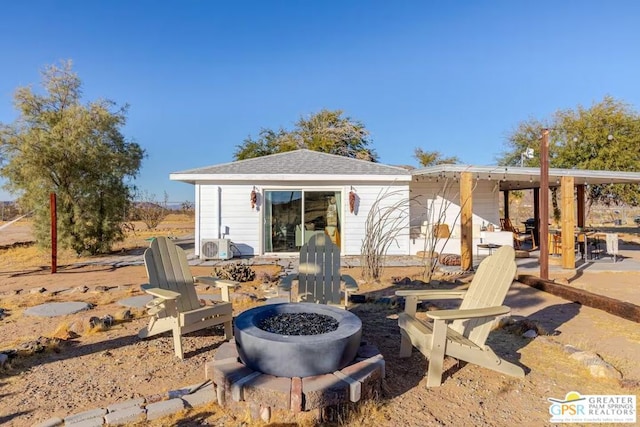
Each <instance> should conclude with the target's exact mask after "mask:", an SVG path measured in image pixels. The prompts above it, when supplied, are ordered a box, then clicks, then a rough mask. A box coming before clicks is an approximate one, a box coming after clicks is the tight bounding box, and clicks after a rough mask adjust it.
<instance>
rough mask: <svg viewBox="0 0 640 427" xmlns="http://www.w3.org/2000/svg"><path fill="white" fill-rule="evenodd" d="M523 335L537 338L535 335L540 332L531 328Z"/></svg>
mask: <svg viewBox="0 0 640 427" xmlns="http://www.w3.org/2000/svg"><path fill="white" fill-rule="evenodd" d="M522 336H523V337H525V338H535V337H537V336H538V333H537V332H536V331H534V330H533V329H529V330H528V331H526V332H525V333H523V334H522Z"/></svg>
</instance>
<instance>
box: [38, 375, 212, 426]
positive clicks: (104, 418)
mask: <svg viewBox="0 0 640 427" xmlns="http://www.w3.org/2000/svg"><path fill="white" fill-rule="evenodd" d="M215 396H216V395H215V389H214V387H213V384H212V383H211V382H210V381H206V382H204V383H202V384H194V385H192V386H189V387H184V388H181V389H178V390H171V391H169V392H168V393H167V395H166V396H164V395H155V396H149V397H147V398H146V399H145V398H144V397H141V398H137V399H131V400H126V401H124V402H119V403H114V404H111V405H109V406H106V407H104V408H97V409H91V410H88V411H84V412H79V413H77V414H73V415H68V416H66V417H64V418H60V417H54V418H50V419H48V420H46V421H43V422H41V423H38V424H36V425H35V426H34V427H62V426H73V427H93V426H95V427H102V426H104V425H106V426H117V425H126V424H128V423H134V422H142V421H151V420H155V419H157V418H161V417H166V416H168V415H172V414H175V413H177V412H180V411H182V410H183V409H187V408H194V407H196V406H201V405H205V404H208V403H210V402H215V401H216V399H215Z"/></svg>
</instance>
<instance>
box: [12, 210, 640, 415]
mask: <svg viewBox="0 0 640 427" xmlns="http://www.w3.org/2000/svg"><path fill="white" fill-rule="evenodd" d="M16 225H17V224H16ZM192 226H193V224H192V223H190V222H188V221H187V222H186V223H185V222H184V221H182V220H180V219H179V218H172V220H170V221H166V222H165V223H163V224H162V225H161V227H160V228H159V229H158V230H156V231H155V232H142V231H140V230H138V231H137V232H136V233H135V235H131V236H130V237H129V238H128V239H127V242H125V243H124V244H123V245H122V247H121V248H120V249H121V250H119V251H118V253H116V254H114V256H115V255H118V254H120V253H121V254H127V253H140V252H141V250H142V249H143V248H144V247H145V246H146V245H147V244H148V242H147V241H146V240H145V239H146V238H147V237H149V236H150V235H153V234H154V233H155V235H188V234H192ZM12 227H14V226H12ZM12 227H8V228H5V229H4V230H2V231H0V233H1V234H0V309H3V310H4V317H2V316H0V352H2V351H3V350H11V349H14V350H15V349H18V350H20V351H19V352H18V355H16V356H15V357H12V358H11V359H10V360H9V361H8V362H7V363H6V364H5V366H4V367H3V368H0V425H8V426H31V425H33V424H36V423H38V422H41V421H44V420H46V419H49V418H51V417H54V416H59V417H64V416H67V415H71V414H75V413H78V412H81V411H84V410H89V409H93V408H98V407H105V406H107V405H109V404H112V403H117V402H120V401H124V400H128V399H131V398H135V397H146V398H147V399H153V398H154V397H155V398H160V396H161V395H162V394H166V392H167V391H169V390H175V389H178V388H181V387H184V386H189V385H193V384H198V383H201V382H203V381H204V379H205V377H204V364H205V363H206V362H207V361H209V360H211V359H212V357H213V355H214V354H215V352H216V350H217V348H218V347H219V346H220V344H221V343H222V342H223V341H224V336H223V332H222V329H221V328H213V329H210V330H204V331H198V332H195V333H192V334H189V335H187V336H186V337H184V338H183V345H184V349H185V359H184V360H183V361H181V360H179V359H177V358H176V357H175V356H174V354H173V344H172V338H171V336H170V335H169V334H167V335H162V336H159V337H154V338H151V339H147V340H140V339H138V337H137V332H138V330H140V329H141V328H142V327H143V326H144V325H145V324H146V322H147V318H146V317H145V315H144V312H143V311H142V310H138V311H136V310H132V314H133V316H134V317H133V319H131V320H123V311H124V307H122V306H120V305H118V304H117V301H119V300H121V299H123V298H126V297H130V296H135V295H142V294H143V293H142V292H141V291H140V289H139V285H140V284H141V283H145V282H146V274H145V271H144V267H143V266H123V267H117V266H114V265H113V264H108V265H90V264H87V262H91V261H96V259H95V258H94V259H87V258H75V257H74V256H73V255H69V254H62V255H61V256H60V258H59V267H58V272H57V273H56V274H50V271H49V270H48V268H47V265H48V262H49V257H50V256H49V254H47V253H42V252H39V251H38V250H36V249H35V248H34V247H33V246H32V245H31V244H30V243H20V242H29V241H31V239H32V238H31V235H30V230H29V226H28V224H27V225H24V224H20V226H19V227H15V228H13V230H15V232H12V231H11V229H12ZM632 237H633V238H637V236H632ZM633 256H637V255H636V254H633ZM110 259H113V257H110ZM252 268H253V269H254V271H256V273H257V274H256V276H257V278H256V280H254V281H251V282H246V283H242V284H241V285H240V287H239V288H238V289H237V290H236V291H235V294H234V312H235V314H237V313H238V312H240V311H242V310H244V309H246V308H248V307H250V306H252V305H255V304H259V303H260V302H256V301H253V300H252V299H251V298H250V297H249V294H254V295H255V296H257V297H258V298H260V297H261V296H262V295H263V293H264V292H265V290H267V289H268V288H269V285H268V284H266V283H265V282H264V280H263V278H264V277H267V276H273V275H275V274H277V273H278V272H279V267H277V266H276V265H260V266H257V265H256V266H253V267H252ZM192 271H193V274H194V275H209V274H211V273H212V267H193V269H192ZM262 273H266V274H262ZM343 273H347V274H350V275H352V276H353V277H354V278H356V279H360V277H361V271H360V269H359V268H349V269H345V270H344V271H343ZM421 275H422V269H421V268H418V267H388V268H386V269H385V270H384V273H383V278H382V280H381V281H380V283H361V290H362V291H363V292H365V293H367V294H368V295H378V296H382V295H393V293H394V292H395V290H397V289H401V288H402V289H406V288H409V286H406V285H401V284H399V283H398V282H399V280H398V279H402V278H404V277H408V278H410V279H420V278H421ZM460 279H463V280H461V281H460V282H453V280H454V279H453V278H452V279H451V280H450V281H446V280H443V281H442V282H440V283H439V284H434V285H433V286H437V287H440V286H441V287H455V286H464V284H463V282H464V281H465V280H464V279H465V278H464V277H460ZM467 279H468V278H467ZM570 285H571V286H576V287H579V288H583V289H587V290H590V291H592V292H596V293H597V292H600V293H603V294H607V295H609V296H614V297H618V298H620V299H629V300H633V299H634V298H635V299H636V301H634V302H635V303H636V304H640V301H637V298H638V297H637V295H639V294H640V293H639V292H638V288H639V287H640V272H631V273H604V272H602V273H593V274H589V273H585V274H582V275H581V276H579V277H577V278H570ZM81 287H86V288H88V289H87V291H86V292H82V291H81V290H77V289H78V288H81ZM41 288H44V289H45V291H42V289H41ZM38 290H40V291H42V292H39V291H38ZM74 290H75V291H74ZM60 291H62V292H60ZM49 301H85V302H89V303H91V304H93V308H92V309H91V310H89V311H86V312H80V313H77V314H73V315H69V316H64V317H55V318H44V317H34V316H28V315H25V314H24V310H25V309H26V308H28V307H32V306H34V305H37V304H41V303H43V302H49ZM452 304H453V303H452V302H445V303H443V305H445V306H452ZM505 305H508V306H510V307H511V308H512V313H511V314H512V319H514V320H523V319H526V320H528V321H530V322H531V323H530V324H529V325H535V326H537V327H538V328H539V331H540V332H541V334H542V335H540V336H537V337H536V338H524V337H523V336H522V335H521V332H523V331H522V330H513V329H512V328H506V327H505V328H499V329H496V330H495V331H494V332H492V334H491V335H490V338H489V342H488V344H489V346H491V347H492V348H493V349H494V350H495V351H496V352H497V353H498V354H499V355H501V356H502V357H504V358H505V359H507V360H509V361H512V362H516V363H518V364H521V365H522V366H524V367H525V370H526V372H527V374H526V376H525V378H511V377H507V376H504V375H501V374H498V373H495V372H493V371H490V370H486V369H483V368H480V367H477V366H475V365H471V364H463V363H458V362H457V361H455V360H454V359H447V361H446V366H445V368H447V372H446V373H445V378H444V383H443V384H442V386H441V387H438V388H431V389H427V388H426V385H425V384H426V380H425V378H424V376H425V374H426V369H427V365H428V362H427V360H426V359H425V358H424V356H422V354H420V353H419V352H418V351H416V350H415V349H414V352H413V354H412V356H411V357H410V358H406V359H401V358H399V357H398V350H399V343H400V331H399V328H398V325H397V314H398V312H399V310H400V308H398V307H397V306H396V305H395V304H382V303H367V304H354V305H353V306H352V308H351V310H352V311H353V312H354V313H355V314H357V315H358V316H359V317H360V318H361V319H362V321H363V339H364V340H365V341H367V342H369V343H372V344H375V345H376V346H377V347H378V348H379V349H380V351H381V352H382V354H383V356H384V358H385V361H386V378H385V380H384V384H383V393H382V396H380V398H379V399H378V400H377V401H375V402H369V403H365V404H359V405H353V406H349V405H345V407H344V408H340V409H341V411H340V413H339V416H338V417H336V418H335V419H333V420H330V421H325V422H321V421H319V420H318V413H317V412H316V411H313V412H309V413H302V414H298V415H293V414H290V413H284V412H275V413H274V414H273V417H272V425H288V426H294V425H320V424H336V425H348V426H351V425H354V426H374V425H376V426H377V425H388V426H414V425H415V426H467V425H468V426H511V425H523V426H544V425H550V423H549V418H550V415H549V405H550V403H549V402H548V400H547V398H549V397H553V398H557V399H564V397H565V395H566V394H567V393H568V392H570V391H577V392H579V393H581V394H634V395H636V396H637V395H638V392H639V391H640V363H638V362H639V361H640V360H639V359H640V356H639V355H640V328H638V324H637V323H635V322H631V321H628V320H624V319H621V318H618V317H616V316H613V315H610V314H608V313H606V312H603V311H600V310H597V309H592V308H589V307H585V306H581V305H579V304H575V303H572V302H569V301H565V300H562V299H560V298H558V297H555V296H553V295H550V294H547V293H544V292H541V291H538V290H536V289H533V288H530V287H528V286H526V285H523V284H520V283H517V282H516V283H514V285H513V286H512V288H511V291H510V292H509V295H508V297H507V300H506V302H505ZM106 315H112V316H114V317H115V319H116V321H115V323H114V325H113V326H111V327H109V328H106V329H105V330H96V329H89V328H88V327H87V324H88V321H89V318H90V317H93V316H95V317H103V316H106ZM51 338H57V341H56V340H51ZM36 341H39V342H40V344H44V346H43V351H40V352H34V351H33V347H34V343H35V342H36ZM565 344H570V345H573V346H575V347H577V348H579V349H581V350H588V351H593V352H595V353H597V354H599V355H600V357H601V358H602V359H603V360H604V361H605V362H607V363H609V364H610V365H612V366H613V367H614V368H615V369H616V370H617V371H619V372H620V374H621V379H606V378H595V377H593V376H592V375H591V374H590V372H589V368H588V367H587V366H585V365H583V364H582V363H580V362H579V361H577V360H574V359H572V358H571V357H570V355H569V354H568V353H567V352H566V351H564V345H565ZM151 425H156V426H164V425H166V426H170V425H180V426H191V425H193V426H195V425H220V426H226V425H230V426H238V425H263V423H262V422H261V421H257V420H251V419H250V417H249V415H248V413H246V412H232V411H229V410H226V409H224V408H220V407H219V406H218V405H216V404H210V405H207V406H205V407H199V408H195V409H192V410H187V411H185V412H182V413H180V414H178V415H177V416H175V417H172V418H167V419H163V420H160V421H157V422H154V423H152V424H151Z"/></svg>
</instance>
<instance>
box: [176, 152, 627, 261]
mask: <svg viewBox="0 0 640 427" xmlns="http://www.w3.org/2000/svg"><path fill="white" fill-rule="evenodd" d="M539 172H540V169H539V168H518V167H505V166H466V165H437V166H432V167H427V168H422V169H415V170H407V169H406V168H402V167H397V166H389V165H383V164H380V163H372V162H368V161H364V160H357V159H350V158H347V157H343V156H336V155H331V154H326V153H320V152H316V151H310V150H296V151H290V152H286V153H279V154H273V155H270V156H264V157H258V158H254V159H248V160H241V161H236V162H231V163H225V164H219V165H213V166H208V167H202V168H197V169H191V170H187V171H182V172H176V173H172V174H171V175H170V179H171V180H175V181H183V182H187V183H190V184H193V185H194V186H195V207H196V225H195V243H196V247H195V251H196V254H199V255H201V256H202V255H206V256H207V257H208V256H209V255H208V254H206V253H203V252H207V251H206V249H207V247H208V245H209V244H210V243H213V244H215V245H217V244H218V243H223V242H228V243H230V244H231V248H230V250H229V251H225V252H228V253H227V254H226V255H227V256H228V255H231V252H233V254H234V255H264V254H283V253H284V254H286V253H291V254H293V253H296V252H298V250H299V248H300V246H302V245H303V244H304V243H305V242H306V241H307V240H308V239H309V237H310V236H311V235H313V234H315V233H325V234H328V235H329V236H330V237H331V238H332V239H333V240H334V242H336V243H337V244H338V245H339V246H340V247H341V251H342V253H343V254H345V255H359V254H360V253H361V247H362V241H363V238H364V236H365V233H366V222H367V216H368V214H369V212H370V211H371V210H372V207H373V206H375V205H376V201H378V209H379V210H380V209H382V210H384V209H386V208H391V207H393V206H394V205H396V204H398V203H402V202H403V201H405V202H406V203H408V204H409V209H395V210H394V211H393V212H394V213H393V215H395V216H396V219H397V222H396V224H395V226H399V227H401V228H402V229H403V230H404V231H403V232H402V233H400V234H399V235H398V236H397V238H396V241H395V242H394V244H392V245H391V246H390V248H389V251H388V254H389V255H413V254H416V253H417V252H418V251H421V250H425V249H431V248H428V247H427V246H428V245H430V244H429V243H425V241H428V240H426V239H425V237H428V236H429V235H430V233H432V232H433V226H434V224H447V225H448V228H449V233H448V235H450V238H448V239H447V238H442V239H440V240H438V241H437V242H436V246H435V248H434V249H435V250H436V251H437V252H440V253H442V252H448V253H458V254H462V255H463V262H464V261H465V259H466V260H467V261H466V262H467V263H468V266H470V262H471V261H470V259H469V258H470V256H471V255H474V254H476V253H477V251H478V244H480V243H496V244H501V245H504V244H513V235H512V233H511V232H500V231H498V230H497V229H498V225H499V224H500V215H501V214H500V211H499V207H498V206H499V201H500V195H501V194H504V197H506V198H507V199H508V194H509V191H511V190H522V189H533V190H534V191H535V193H534V195H535V196H536V197H537V194H538V193H537V192H538V191H539V187H540V176H539ZM561 181H562V182H565V183H568V185H569V186H570V190H569V191H571V193H572V194H573V185H574V184H575V185H576V186H577V188H578V190H579V191H578V194H584V187H585V186H586V185H587V182H589V183H592V184H598V183H610V182H620V183H634V184H636V183H638V182H640V174H639V173H632V172H609V171H585V170H575V169H550V170H549V183H550V186H559V185H560V183H561ZM462 182H464V183H465V184H464V185H463V184H462ZM581 189H582V190H581ZM383 195H386V196H385V197H381V196H383ZM583 199H584V197H583V196H582V197H579V203H578V222H577V226H583V225H584V224H583V222H584V212H582V213H581V212H580V206H582V205H583V204H584V200H583ZM505 206H506V207H507V210H506V211H505V212H503V215H504V216H505V217H509V212H508V203H506V204H505ZM571 210H573V209H571ZM461 212H462V215H461ZM534 216H535V217H536V220H537V221H538V206H537V205H536V206H535V212H534ZM573 223H574V222H573V220H572V222H571V224H573ZM483 225H485V226H486V227H487V228H495V229H496V231H494V232H485V231H483V229H482V226H483ZM571 227H573V225H572V226H571ZM481 229H482V230H481ZM536 231H537V230H536ZM219 239H223V240H222V241H221V240H219ZM203 249H205V251H203ZM214 255H216V254H214ZM218 255H219V254H218Z"/></svg>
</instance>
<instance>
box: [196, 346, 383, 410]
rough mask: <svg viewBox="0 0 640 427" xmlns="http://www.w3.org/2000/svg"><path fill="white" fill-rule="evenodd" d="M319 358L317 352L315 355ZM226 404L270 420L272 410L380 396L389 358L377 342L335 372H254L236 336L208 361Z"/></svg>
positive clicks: (208, 371) (209, 371) (222, 402)
mask: <svg viewBox="0 0 640 427" xmlns="http://www.w3.org/2000/svg"><path fill="white" fill-rule="evenodd" d="M311 357H313V356H311ZM205 374H206V378H207V379H210V380H212V381H213V385H214V387H215V394H216V400H217V402H218V404H219V405H220V406H222V407H231V408H233V409H242V408H245V407H246V405H247V404H248V405H249V409H250V411H251V414H252V416H253V417H254V418H258V417H259V418H261V419H262V420H263V421H265V422H269V420H270V418H271V410H272V409H284V410H289V411H292V412H293V413H298V412H301V411H309V410H312V409H321V408H325V407H327V406H332V405H337V404H340V403H347V402H359V401H361V400H368V399H373V398H376V397H378V396H380V393H381V388H382V379H383V378H384V376H385V361H384V358H383V357H382V355H381V354H380V351H379V350H378V348H377V347H376V346H374V345H369V344H365V343H363V344H361V345H360V348H359V349H358V354H357V356H356V359H355V360H354V361H353V362H352V363H351V364H349V365H348V366H346V367H345V368H343V369H341V370H339V371H335V372H333V373H329V374H324V375H316V376H311V377H304V378H299V377H294V378H287V377H274V376H272V375H268V374H263V373H262V372H259V371H254V370H252V369H250V368H248V367H247V366H245V365H244V364H242V362H241V361H240V358H239V355H238V351H237V348H236V345H235V340H231V341H229V342H226V343H224V344H222V345H221V346H220V347H219V348H218V351H217V352H216V354H215V355H214V358H213V360H212V361H211V362H208V363H207V364H206V365H205Z"/></svg>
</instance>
